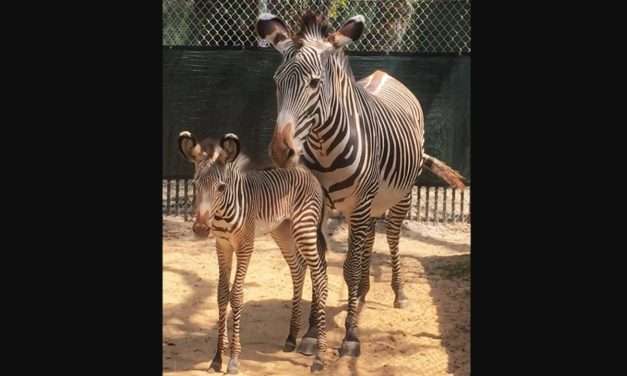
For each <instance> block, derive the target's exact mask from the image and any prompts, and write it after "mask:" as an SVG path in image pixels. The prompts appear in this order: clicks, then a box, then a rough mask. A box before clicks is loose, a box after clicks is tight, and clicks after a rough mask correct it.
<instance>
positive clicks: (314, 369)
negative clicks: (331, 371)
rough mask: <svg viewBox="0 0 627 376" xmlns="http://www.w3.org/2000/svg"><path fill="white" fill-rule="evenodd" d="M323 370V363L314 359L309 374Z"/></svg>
mask: <svg viewBox="0 0 627 376" xmlns="http://www.w3.org/2000/svg"><path fill="white" fill-rule="evenodd" d="M323 369H324V363H323V362H322V360H320V359H315V360H314V361H313V364H312V365H311V368H310V370H311V373H316V372H320V371H322V370H323Z"/></svg>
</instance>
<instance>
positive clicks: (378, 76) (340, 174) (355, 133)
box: [256, 12, 464, 356]
mask: <svg viewBox="0 0 627 376" xmlns="http://www.w3.org/2000/svg"><path fill="white" fill-rule="evenodd" d="M256 28H257V32H258V34H259V36H260V37H261V38H263V39H265V40H266V41H268V42H270V43H271V44H272V46H273V47H274V48H275V49H276V50H278V51H279V52H280V53H281V54H282V55H283V61H282V63H281V65H280V66H279V67H278V69H277V70H276V73H275V75H274V80H275V83H276V88H277V90H276V94H277V104H278V116H277V121H276V126H275V129H274V134H273V138H272V141H271V143H270V156H271V158H272V160H273V162H274V163H275V164H277V165H278V166H281V167H287V166H290V165H295V164H298V163H303V164H304V165H305V166H307V167H308V168H309V169H311V171H312V172H313V173H314V174H315V175H316V177H317V178H318V180H319V181H320V183H321V184H322V186H323V187H324V189H325V190H326V193H327V195H328V198H330V200H331V202H332V204H333V205H334V206H335V208H337V209H338V210H339V211H340V212H341V213H342V214H343V215H344V216H345V218H346V219H347V221H348V223H349V225H350V230H349V249H348V254H347V256H346V260H345V262H344V280H345V281H346V284H347V285H348V314H347V316H346V322H345V326H346V335H345V337H344V340H343V342H342V347H341V354H342V355H348V356H359V353H360V345H359V338H358V333H357V315H358V311H359V308H360V307H358V301H359V300H361V302H362V303H363V302H364V301H365V296H366V294H367V292H368V289H369V269H370V252H371V250H372V244H373V240H374V230H375V229H374V224H375V218H377V217H381V216H383V215H384V214H386V212H387V215H386V227H387V230H386V232H387V237H388V243H389V246H390V252H391V254H392V264H393V278H392V288H393V289H394V293H395V302H394V305H395V307H402V306H404V304H406V302H407V297H406V295H405V294H404V293H403V290H402V281H401V278H400V258H399V255H398V239H399V234H400V228H401V224H402V220H403V218H405V215H406V213H407V211H408V209H409V206H410V202H411V188H412V186H413V185H414V184H415V181H416V178H417V177H418V175H419V174H420V172H421V170H422V167H423V166H425V167H427V168H428V169H429V170H431V171H432V172H434V173H435V174H436V175H438V176H440V177H441V178H442V179H444V180H445V181H446V182H448V183H449V184H451V185H453V186H456V187H459V188H461V187H463V186H464V184H463V182H462V177H461V175H459V173H457V172H456V171H454V170H453V169H451V168H450V167H449V166H447V165H446V164H444V163H443V162H441V161H439V160H437V159H435V158H433V157H431V156H429V155H427V154H425V153H424V117H423V113H422V109H421V107H420V103H419V102H418V100H417V99H416V97H415V96H414V95H413V94H412V93H411V92H410V91H409V89H407V87H405V86H404V85H403V84H402V83H400V82H399V81H397V80H396V79H394V78H393V77H391V76H390V75H388V74H386V73H384V72H382V71H376V72H375V73H373V74H372V75H370V76H368V77H366V78H364V79H362V80H361V81H356V80H355V78H354V76H353V73H352V71H351V69H350V65H349V64H348V59H347V58H346V56H345V55H344V52H343V47H344V46H345V45H347V44H348V43H350V42H352V41H354V40H357V39H358V38H359V37H360V36H361V34H362V32H363V29H364V17H363V16H361V15H358V16H355V17H352V18H350V19H349V20H348V21H347V22H346V23H344V25H343V26H342V27H341V28H340V29H339V30H338V31H337V32H334V33H331V32H330V30H329V26H328V24H327V22H326V21H325V20H324V18H323V17H318V16H316V15H314V14H313V13H311V12H307V13H306V14H305V15H304V16H303V17H302V20H301V29H300V31H299V32H298V33H296V34H291V32H290V31H289V28H288V26H287V25H286V24H285V22H283V21H282V20H281V19H280V18H278V17H277V16H274V15H272V14H267V13H265V14H262V15H260V16H259V18H258V19H257V25H256Z"/></svg>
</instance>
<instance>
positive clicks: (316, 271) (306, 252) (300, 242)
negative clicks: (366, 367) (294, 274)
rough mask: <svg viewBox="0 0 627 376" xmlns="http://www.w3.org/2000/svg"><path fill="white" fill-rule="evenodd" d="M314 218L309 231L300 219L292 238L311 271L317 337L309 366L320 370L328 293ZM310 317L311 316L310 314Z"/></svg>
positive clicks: (325, 339) (324, 265)
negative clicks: (314, 352)
mask: <svg viewBox="0 0 627 376" xmlns="http://www.w3.org/2000/svg"><path fill="white" fill-rule="evenodd" d="M317 221H318V219H317V218H316V219H315V221H314V222H313V223H311V224H310V225H311V228H310V230H309V231H305V230H304V227H305V226H306V225H307V224H306V223H303V222H305V220H302V221H300V223H299V228H298V231H296V229H295V228H294V229H293V233H294V240H295V241H296V245H297V248H298V252H299V253H300V254H301V255H302V256H303V258H304V259H305V261H306V263H307V265H308V266H309V270H310V272H311V284H312V288H313V290H314V291H315V296H314V299H315V301H312V305H311V311H312V316H313V317H315V324H316V329H317V330H316V332H317V333H316V334H317V335H316V337H317V340H318V341H317V342H318V343H317V344H318V348H317V352H316V358H315V360H314V362H313V364H312V366H311V371H312V372H315V371H320V370H322V369H323V368H324V360H323V358H324V356H325V353H326V351H327V330H326V329H327V323H326V313H325V307H326V301H327V294H328V287H327V284H328V280H327V271H326V262H325V260H324V257H322V258H321V257H320V250H319V249H318V247H317V236H318V234H317V225H318V223H317ZM310 317H311V316H310Z"/></svg>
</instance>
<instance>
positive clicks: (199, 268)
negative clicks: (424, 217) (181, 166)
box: [163, 217, 470, 376]
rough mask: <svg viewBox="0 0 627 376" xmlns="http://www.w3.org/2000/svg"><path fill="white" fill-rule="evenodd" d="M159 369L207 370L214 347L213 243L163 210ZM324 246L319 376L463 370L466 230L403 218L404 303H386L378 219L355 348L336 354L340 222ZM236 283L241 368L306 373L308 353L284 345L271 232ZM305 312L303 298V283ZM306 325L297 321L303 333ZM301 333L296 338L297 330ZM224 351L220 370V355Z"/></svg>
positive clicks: (279, 274) (286, 303)
mask: <svg viewBox="0 0 627 376" xmlns="http://www.w3.org/2000/svg"><path fill="white" fill-rule="evenodd" d="M163 221H164V227H163V294H164V295H163V303H164V304H163V339H164V343H163V371H164V374H165V375H206V374H207V373H206V369H207V368H208V367H209V363H210V361H211V359H212V357H213V355H214V351H215V348H216V337H217V329H216V322H217V316H218V307H217V301H216V300H217V298H216V286H217V271H218V267H217V259H216V255H215V248H214V244H213V243H214V241H213V239H208V240H200V241H199V240H195V239H194V238H193V236H192V233H191V223H190V222H184V221H183V220H182V219H181V218H173V217H164V220H163ZM331 229H332V231H333V234H332V235H331V236H330V244H329V248H330V249H329V252H328V253H327V260H328V265H329V268H328V273H329V298H328V300H327V324H328V341H329V351H330V352H331V356H330V358H331V363H330V364H329V365H328V366H327V369H326V370H325V371H324V372H323V373H322V374H323V375H360V376H368V375H455V376H461V375H470V228H469V225H467V224H465V225H464V224H459V225H448V226H445V225H424V224H420V223H417V222H407V223H406V225H405V228H404V230H403V232H402V238H401V243H400V249H401V255H402V257H401V259H402V272H403V277H404V280H405V281H406V284H405V292H406V294H407V295H408V297H409V299H410V304H409V306H408V307H407V308H404V309H395V308H393V306H392V303H393V300H394V294H393V292H392V289H391V287H390V280H391V265H390V257H389V251H388V247H387V242H386V240H385V232H384V227H383V225H382V224H379V225H378V226H377V235H376V239H375V244H374V250H373V252H374V253H373V257H372V267H371V272H370V275H371V288H370V292H369V294H368V297H367V306H366V308H365V309H364V310H363V312H362V314H361V316H360V326H359V328H360V339H361V352H362V355H361V356H360V357H359V358H357V359H356V360H355V359H349V358H339V357H338V355H337V353H338V351H337V350H338V348H339V346H340V343H341V341H342V338H343V336H344V319H345V317H346V313H345V309H346V296H347V288H346V286H345V283H344V280H343V277H342V263H343V261H344V257H345V254H346V249H347V244H346V240H347V229H346V224H345V223H342V222H340V221H334V224H333V226H331ZM255 244H256V246H255V253H254V254H253V257H252V260H251V265H250V267H249V269H248V274H247V278H246V283H245V287H244V301H245V305H244V310H243V314H242V327H241V328H242V329H241V343H242V355H241V358H240V372H239V374H240V375H309V374H310V373H309V368H308V367H309V365H310V364H311V361H312V358H311V357H306V356H304V355H302V354H299V353H297V352H293V353H284V352H282V347H283V343H284V341H285V338H286V337H287V334H288V326H289V318H290V302H291V296H292V283H291V278H290V273H289V270H288V267H287V264H286V263H285V261H284V260H283V258H282V256H281V253H280V251H279V249H278V248H277V247H276V245H275V243H274V242H273V241H272V239H271V238H270V237H269V236H263V237H259V238H257V240H256V243H255ZM304 291H305V292H304V296H303V297H304V299H303V304H304V312H305V314H304V317H303V320H305V318H306V317H308V314H309V303H310V298H311V284H310V283H309V281H308V282H307V284H306V285H305V290H304ZM304 330H306V325H305V322H303V329H302V332H304ZM302 332H301V335H302ZM225 355H226V356H225V357H224V358H223V369H222V372H224V371H225V370H226V365H227V363H228V352H227V353H226V354H225Z"/></svg>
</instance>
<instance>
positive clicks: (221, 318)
mask: <svg viewBox="0 0 627 376" xmlns="http://www.w3.org/2000/svg"><path fill="white" fill-rule="evenodd" d="M216 252H217V254H218V270H219V274H220V277H219V282H218V307H219V309H218V310H219V314H218V344H217V347H216V354H215V356H214V358H213V361H212V362H211V366H210V367H209V368H210V369H213V370H214V371H216V372H220V370H221V368H222V353H223V352H224V348H225V347H226V342H227V336H226V334H227V333H226V310H227V308H228V304H229V285H230V280H231V265H232V260H233V248H232V247H231V246H230V244H228V243H227V242H224V241H216Z"/></svg>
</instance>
